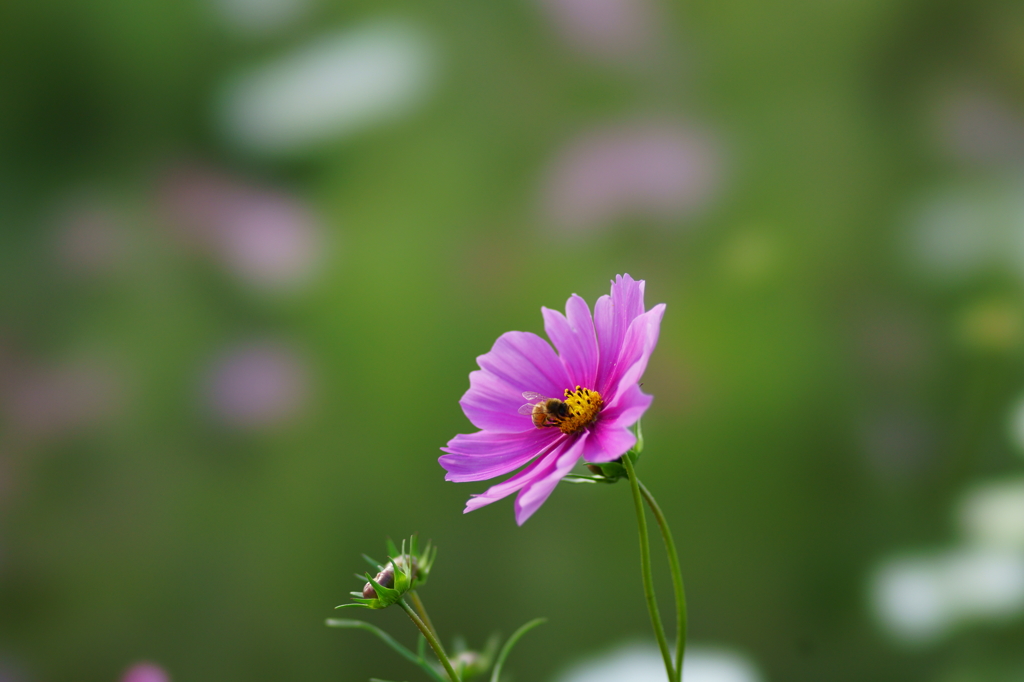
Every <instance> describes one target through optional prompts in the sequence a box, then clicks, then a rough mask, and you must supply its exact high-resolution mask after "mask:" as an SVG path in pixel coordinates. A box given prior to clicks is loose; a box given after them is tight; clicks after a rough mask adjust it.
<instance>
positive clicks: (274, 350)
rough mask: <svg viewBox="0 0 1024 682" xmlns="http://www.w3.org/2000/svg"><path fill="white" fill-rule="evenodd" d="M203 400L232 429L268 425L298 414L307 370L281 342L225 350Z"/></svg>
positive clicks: (209, 379) (254, 344) (211, 375)
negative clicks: (205, 400)
mask: <svg viewBox="0 0 1024 682" xmlns="http://www.w3.org/2000/svg"><path fill="white" fill-rule="evenodd" d="M205 388H206V399H207V402H208V406H209V408H210V410H211V411H212V412H213V414H214V415H216V416H217V417H218V418H219V419H220V420H221V421H222V422H224V423H225V424H227V425H229V426H233V427H237V428H244V429H249V428H258V427H262V426H273V425H275V424H279V423H282V422H285V421H287V420H288V419H289V418H291V417H293V416H294V415H295V414H296V413H298V412H299V411H300V409H301V408H302V407H303V405H304V404H305V402H306V399H307V394H308V372H307V370H306V366H305V363H304V362H303V361H302V360H301V358H300V357H299V355H298V354H297V353H296V352H295V351H294V350H292V349H291V348H289V347H287V346H285V345H284V344H281V343H278V342H274V341H254V342H249V343H246V344H242V345H239V346H236V347H234V348H231V349H229V350H227V351H226V352H224V353H223V354H222V355H221V356H220V357H219V358H218V359H217V360H216V361H215V362H214V363H213V365H212V367H211V368H210V371H209V373H208V376H207V377H206V386H205Z"/></svg>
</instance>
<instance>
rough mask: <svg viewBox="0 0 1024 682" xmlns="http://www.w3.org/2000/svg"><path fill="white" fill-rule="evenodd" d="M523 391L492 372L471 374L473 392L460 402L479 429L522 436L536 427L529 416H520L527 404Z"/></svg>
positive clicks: (467, 392)
mask: <svg viewBox="0 0 1024 682" xmlns="http://www.w3.org/2000/svg"><path fill="white" fill-rule="evenodd" d="M523 390H524V389H522V388H518V387H514V386H510V385H508V384H507V383H505V382H504V381H503V380H501V379H499V378H498V377H497V376H495V375H494V374H491V373H490V372H485V371H483V370H477V371H475V372H470V373H469V390H468V391H466V393H465V394H464V395H463V396H462V399H461V400H459V405H461V406H462V411H463V412H465V413H466V417H467V418H469V421H471V422H473V426H475V427H477V428H478V429H487V430H488V431H499V432H502V433H519V432H521V431H525V430H527V429H530V428H534V427H533V422H532V421H531V420H530V417H529V415H522V414H519V411H518V410H519V407H520V406H521V405H524V404H525V403H526V399H525V398H523Z"/></svg>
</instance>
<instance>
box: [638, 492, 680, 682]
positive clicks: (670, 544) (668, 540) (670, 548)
mask: <svg viewBox="0 0 1024 682" xmlns="http://www.w3.org/2000/svg"><path fill="white" fill-rule="evenodd" d="M637 485H638V486H639V487H640V492H641V494H643V496H644V499H645V500H647V504H648V506H650V508H651V511H652V512H654V518H655V519H656V520H657V521H658V527H659V528H661V538H662V540H664V541H665V552H666V553H667V554H668V564H669V569H670V570H671V571H672V588H673V590H674V591H675V593H676V668H675V670H676V677H675V680H676V682H680V680H682V679H683V655H684V653H685V651H686V590H685V589H684V588H683V572H682V571H681V570H680V569H679V552H677V551H676V543H675V542H674V541H673V540H672V531H671V530H669V528H668V521H667V520H666V519H665V515H664V514H663V513H662V511H661V507H659V506H658V503H657V502H655V501H654V495H652V494H651V491H650V490H648V489H647V487H646V486H645V485H644V484H643V483H641V482H640V481H637Z"/></svg>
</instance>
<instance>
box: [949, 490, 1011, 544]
mask: <svg viewBox="0 0 1024 682" xmlns="http://www.w3.org/2000/svg"><path fill="white" fill-rule="evenodd" d="M959 521H960V527H961V528H962V529H963V531H964V533H965V535H966V536H967V538H968V539H969V540H970V541H971V542H972V543H975V544H979V545H984V546H989V547H1005V548H1017V549H1022V550H1024V479H1017V480H1007V481H999V482H997V483H989V484H986V485H983V486H979V487H977V488H975V489H973V490H971V491H969V492H968V493H967V494H966V495H965V496H964V498H963V500H962V501H961V503H960V509H959Z"/></svg>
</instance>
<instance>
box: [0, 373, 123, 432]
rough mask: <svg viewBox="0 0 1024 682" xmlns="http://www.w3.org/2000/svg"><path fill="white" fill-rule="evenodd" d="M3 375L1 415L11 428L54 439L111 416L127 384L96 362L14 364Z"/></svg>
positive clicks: (0, 394)
mask: <svg viewBox="0 0 1024 682" xmlns="http://www.w3.org/2000/svg"><path fill="white" fill-rule="evenodd" d="M5 364H6V366H5V367H4V368H3V370H4V372H3V376H2V377H0V411H2V413H3V416H4V418H5V420H6V421H7V423H8V424H9V427H10V428H11V429H12V430H14V431H17V432H19V433H21V434H24V435H28V436H37V437H38V436H52V435H59V434H61V433H64V432H67V431H73V430H76V429H78V428H81V427H85V426H88V425H91V424H95V423H97V422H100V421H103V420H105V419H107V418H109V417H110V416H111V415H112V414H114V413H116V412H117V410H118V407H119V405H120V403H121V400H120V394H121V388H122V386H121V381H120V377H119V376H118V374H117V373H116V372H115V371H114V370H113V369H112V368H110V367H109V366H104V365H102V364H100V363H93V362H84V361H82V362H74V363H67V364H56V365H49V366H47V365H37V364H34V363H30V362H27V361H22V362H19V361H16V360H11V361H8V362H7V363H5Z"/></svg>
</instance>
